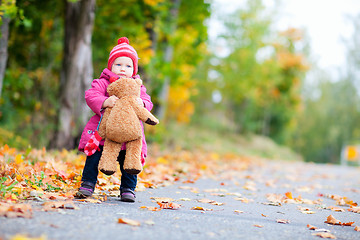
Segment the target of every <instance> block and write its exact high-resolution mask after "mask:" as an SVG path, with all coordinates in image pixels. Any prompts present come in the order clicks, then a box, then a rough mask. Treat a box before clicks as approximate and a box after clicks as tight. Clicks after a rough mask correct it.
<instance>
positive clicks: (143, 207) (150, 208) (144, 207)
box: [140, 206, 161, 212]
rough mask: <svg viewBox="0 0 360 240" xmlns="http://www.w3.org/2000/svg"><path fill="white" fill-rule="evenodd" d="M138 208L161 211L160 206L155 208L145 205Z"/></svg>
mask: <svg viewBox="0 0 360 240" xmlns="http://www.w3.org/2000/svg"><path fill="white" fill-rule="evenodd" d="M140 208H142V209H147V210H149V211H153V212H156V211H161V208H157V207H146V206H141V207H140Z"/></svg>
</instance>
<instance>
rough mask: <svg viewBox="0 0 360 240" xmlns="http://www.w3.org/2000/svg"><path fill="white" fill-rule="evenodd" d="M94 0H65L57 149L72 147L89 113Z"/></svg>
mask: <svg viewBox="0 0 360 240" xmlns="http://www.w3.org/2000/svg"><path fill="white" fill-rule="evenodd" d="M94 11H95V0H79V1H77V2H70V1H66V8H65V44H64V58H63V68H62V72H61V76H60V81H61V86H60V100H61V104H60V111H59V118H58V131H57V134H56V139H55V147H56V148H66V149H73V148H74V147H75V144H77V142H76V139H78V137H79V136H80V134H81V132H82V130H83V127H84V126H85V124H86V121H87V120H88V116H89V112H90V111H89V108H88V107H87V105H86V102H85V99H84V92H85V90H86V89H88V88H89V87H90V85H91V81H92V78H93V66H92V52H91V37H92V31H93V25H94V18H95V13H94Z"/></svg>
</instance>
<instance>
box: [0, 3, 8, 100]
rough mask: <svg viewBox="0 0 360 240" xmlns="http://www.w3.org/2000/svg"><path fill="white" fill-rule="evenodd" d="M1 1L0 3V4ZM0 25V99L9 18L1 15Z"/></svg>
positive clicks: (6, 54)
mask: <svg viewBox="0 0 360 240" xmlns="http://www.w3.org/2000/svg"><path fill="white" fill-rule="evenodd" d="M1 3H2V1H0V4H1ZM0 17H1V20H2V24H1V26H0V28H1V33H0V34H1V36H0V98H1V92H2V86H3V80H4V76H5V70H6V63H7V59H8V50H7V49H8V39H9V23H10V18H7V17H4V15H1V16H0Z"/></svg>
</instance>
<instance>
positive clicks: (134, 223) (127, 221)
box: [118, 218, 140, 226]
mask: <svg viewBox="0 0 360 240" xmlns="http://www.w3.org/2000/svg"><path fill="white" fill-rule="evenodd" d="M118 223H121V224H128V225H131V226H140V222H138V221H135V220H132V219H128V218H119V219H118Z"/></svg>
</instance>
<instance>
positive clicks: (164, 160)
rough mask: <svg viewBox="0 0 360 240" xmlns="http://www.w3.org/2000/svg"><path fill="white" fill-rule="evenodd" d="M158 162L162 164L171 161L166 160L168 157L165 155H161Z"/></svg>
mask: <svg viewBox="0 0 360 240" xmlns="http://www.w3.org/2000/svg"><path fill="white" fill-rule="evenodd" d="M156 162H157V163H160V164H169V161H168V160H166V158H164V157H159V158H158V159H157V160H156Z"/></svg>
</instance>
